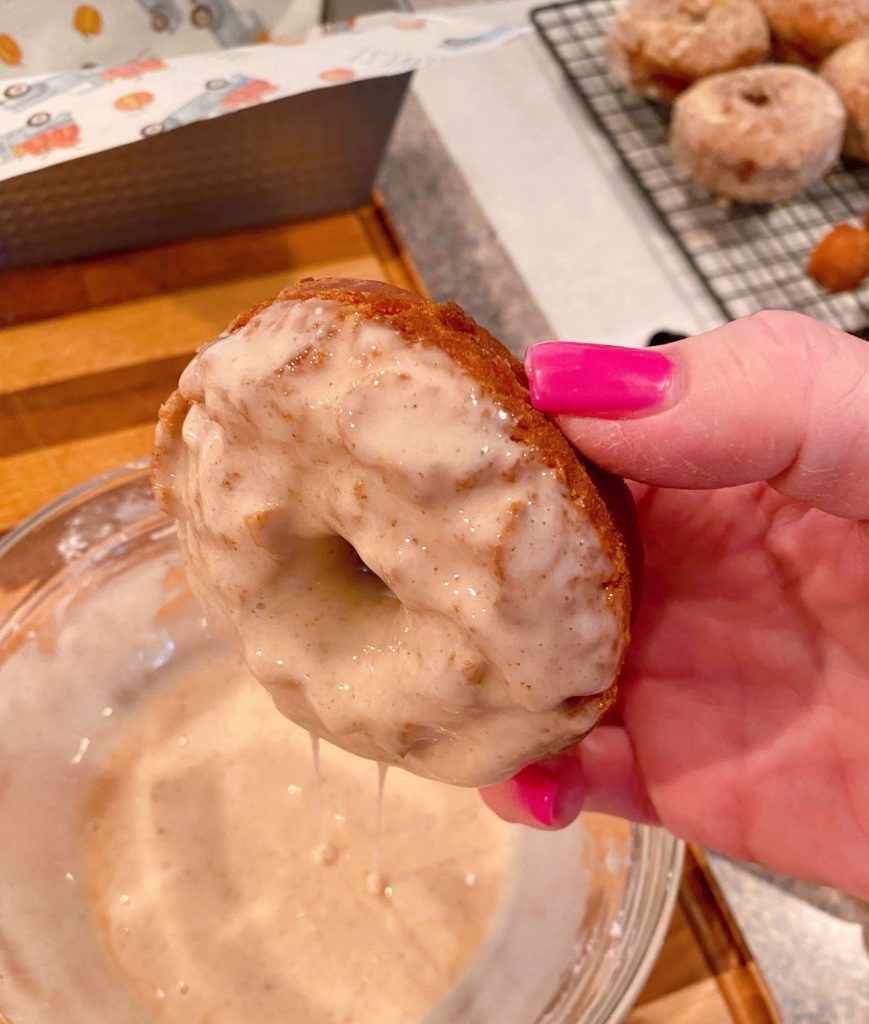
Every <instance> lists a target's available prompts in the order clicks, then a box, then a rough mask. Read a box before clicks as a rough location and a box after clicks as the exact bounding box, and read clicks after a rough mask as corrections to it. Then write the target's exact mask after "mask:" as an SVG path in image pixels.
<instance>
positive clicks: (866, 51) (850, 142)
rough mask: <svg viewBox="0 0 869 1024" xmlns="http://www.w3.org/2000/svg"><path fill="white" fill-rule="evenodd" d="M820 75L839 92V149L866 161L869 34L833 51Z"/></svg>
mask: <svg viewBox="0 0 869 1024" xmlns="http://www.w3.org/2000/svg"><path fill="white" fill-rule="evenodd" d="M821 76H822V77H823V78H824V79H826V81H828V82H829V83H830V85H832V87H833V88H834V89H835V90H836V92H837V93H838V94H839V96H840V98H841V100H842V103H844V105H845V111H846V112H847V114H848V124H847V127H846V128H845V142H844V144H843V146H842V149H843V151H844V152H845V153H847V154H848V156H853V157H856V158H857V159H858V160H866V161H869V36H865V37H864V38H863V39H855V40H854V41H853V42H851V43H846V44H845V46H842V47H840V48H839V49H838V50H836V51H835V52H834V53H833V54H832V55H831V56H829V57H828V58H827V60H826V61H824V63H823V64H822V65H821Z"/></svg>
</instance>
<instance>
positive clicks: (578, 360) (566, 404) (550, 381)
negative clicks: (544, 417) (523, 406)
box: [525, 341, 674, 419]
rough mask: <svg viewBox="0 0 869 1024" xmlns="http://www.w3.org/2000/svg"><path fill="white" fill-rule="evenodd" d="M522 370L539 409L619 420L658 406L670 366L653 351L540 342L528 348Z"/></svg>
mask: <svg viewBox="0 0 869 1024" xmlns="http://www.w3.org/2000/svg"><path fill="white" fill-rule="evenodd" d="M525 369H526V371H527V373H528V383H529V386H530V388H531V401H532V403H533V404H534V406H535V407H536V408H538V409H540V410H541V411H542V412H560V413H568V414H573V415H574V416H598V417H600V418H602V419H618V417H620V416H627V415H630V414H632V413H639V412H646V411H651V410H652V409H655V408H656V407H658V406H660V405H661V404H662V403H663V402H664V401H665V400H666V398H667V395H668V393H669V392H670V389H671V387H672V385H673V369H674V366H673V361H672V360H671V359H670V358H669V357H668V356H666V355H664V353H663V352H658V351H656V350H655V349H648V348H620V347H618V346H614V345H587V344H584V343H581V342H577V341H544V342H542V343H541V344H539V345H532V346H531V348H529V349H528V352H527V353H526V356H525Z"/></svg>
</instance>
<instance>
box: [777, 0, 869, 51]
mask: <svg viewBox="0 0 869 1024" xmlns="http://www.w3.org/2000/svg"><path fill="white" fill-rule="evenodd" d="M757 2H758V4H759V5H760V7H761V9H762V10H763V13H764V14H765V15H766V18H767V20H768V21H769V24H770V27H771V29H772V32H773V56H774V58H775V59H776V60H781V61H786V62H788V63H794V64H802V65H805V66H807V67H816V66H817V65H818V63H819V62H820V61H821V60H823V58H824V57H826V56H827V55H828V54H830V53H832V51H833V50H835V49H836V48H837V47H839V46H842V45H843V44H844V43H848V42H851V40H853V39H858V38H860V37H861V36H866V35H869V0H757Z"/></svg>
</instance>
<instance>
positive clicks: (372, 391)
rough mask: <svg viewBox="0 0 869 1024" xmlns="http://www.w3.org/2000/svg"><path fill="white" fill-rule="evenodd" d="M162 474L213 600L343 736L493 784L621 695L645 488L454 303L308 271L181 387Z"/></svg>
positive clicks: (248, 317) (185, 545) (159, 456)
mask: <svg viewBox="0 0 869 1024" xmlns="http://www.w3.org/2000/svg"><path fill="white" fill-rule="evenodd" d="M153 479H154V486H155V491H156V493H157V495H158V497H159V499H160V501H161V502H162V504H163V506H164V508H165V509H166V510H167V511H168V512H169V513H170V514H171V515H173V516H175V517H176V518H177V519H178V522H179V535H180V540H181V545H182V549H183V551H184V554H185V559H186V562H187V567H188V574H189V576H190V578H191V583H192V585H193V587H194V590H195V591H196V592H197V594H198V596H199V597H200V599H201V600H202V601H203V603H204V605H205V608H206V609H207V611H208V613H209V615H210V616H211V617H212V618H214V619H216V620H220V621H222V622H224V623H226V624H228V625H229V627H230V631H231V632H234V634H235V635H236V636H237V638H238V640H239V641H240V644H241V647H242V648H243V652H244V656H245V659H246V661H247V663H248V665H249V667H250V669H251V671H252V672H253V674H254V675H255V676H256V677H257V678H259V679H260V680H261V681H262V682H263V683H264V684H265V685H266V686H267V687H268V688H269V690H270V692H271V693H272V695H273V697H274V700H275V703H276V704H277V706H278V708H279V709H280V710H281V711H282V712H284V713H285V714H286V715H287V716H288V717H290V718H292V719H293V720H294V721H296V722H298V723H299V724H301V725H303V726H305V727H306V728H308V729H310V730H311V731H312V732H313V733H314V734H316V735H319V736H321V737H324V738H326V739H329V740H331V741H332V742H334V743H336V744H338V745H339V746H342V747H344V748H346V749H347V750H350V751H353V752H355V753H357V754H361V755H363V756H365V757H369V758H374V759H377V760H379V761H381V762H384V763H387V764H399V765H402V766H404V767H406V768H408V769H410V770H411V771H413V772H416V773H418V774H421V775H426V776H429V777H432V778H437V779H443V780H445V781H449V782H453V783H456V784H459V785H468V786H472V785H481V784H488V783H492V782H495V781H499V780H502V779H504V778H507V777H509V776H510V775H511V774H512V773H513V772H515V771H516V770H517V769H518V768H519V767H521V766H522V765H523V764H525V763H527V762H530V761H532V760H536V759H538V758H540V757H542V756H544V755H547V754H551V753H553V752H555V751H558V750H560V749H562V748H563V747H565V746H566V745H568V744H569V743H571V742H572V741H574V740H576V739H577V738H579V737H580V736H582V735H583V734H584V733H585V732H587V731H588V730H589V729H590V728H591V727H592V726H593V724H594V723H595V721H596V720H597V718H598V717H599V716H600V715H601V714H602V712H603V711H604V710H605V709H606V708H607V707H608V706H609V704H610V703H611V702H612V700H613V698H614V692H615V688H614V681H615V678H616V676H617V674H618V671H619V667H620V665H621V662H622V658H623V656H624V652H625V647H626V644H627V639H628V630H629V618H630V611H631V581H632V575H631V564H630V563H631V551H633V550H634V549H633V547H632V545H631V544H630V543H629V541H628V540H626V537H627V536H629V524H630V522H632V519H631V506H630V499H629V496H628V494H627V490H626V488H625V487H624V485H623V484H622V483H621V482H620V481H616V480H613V479H612V478H609V477H605V476H603V475H602V474H600V472H599V471H597V470H595V469H593V468H592V467H589V466H587V465H586V464H585V463H584V462H583V460H582V459H581V458H580V457H579V456H578V455H577V453H576V452H575V451H574V450H573V449H572V448H571V447H570V445H569V444H568V442H567V441H566V439H565V438H564V436H563V434H562V433H561V432H560V431H559V430H558V429H557V428H556V427H555V425H554V424H552V423H551V422H550V421H549V420H548V419H547V418H546V417H545V416H544V415H543V414H542V413H540V412H538V411H537V410H535V409H534V408H533V407H532V405H531V404H530V401H529V394H528V388H527V381H526V378H525V374H524V371H523V369H522V367H521V365H520V364H519V363H518V362H517V360H516V359H515V358H514V357H513V356H512V355H510V353H509V352H508V351H507V350H506V349H505V348H504V347H503V346H502V345H501V344H500V343H499V342H498V341H496V340H495V339H494V338H493V337H492V336H491V335H490V334H488V333H487V332H486V331H484V330H483V329H482V328H481V327H479V326H478V325H477V324H476V323H474V321H473V320H471V319H470V318H469V317H467V316H466V315H465V314H464V313H463V312H462V310H461V309H459V307H458V306H456V305H455V304H454V303H447V304H446V305H437V304H435V303H434V302H430V301H428V300H425V299H422V298H420V297H419V296H416V295H414V294H412V293H410V292H407V291H404V290H403V289H399V288H396V287H393V286H391V285H386V284H381V283H377V282H364V281H354V280H320V281H313V280H309V281H305V282H302V284H300V285H299V286H298V287H295V288H289V289H287V290H285V291H283V292H281V293H280V295H278V296H277V298H276V299H274V300H273V301H272V302H268V303H264V304H263V305H261V306H258V307H256V308H255V309H252V310H249V311H248V312H247V313H244V314H242V315H241V316H240V317H238V318H237V319H236V320H235V321H234V322H233V323H232V324H231V325H230V327H229V328H228V329H227V331H226V332H225V333H224V334H222V335H221V336H220V337H219V338H218V339H217V340H216V341H214V342H213V343H211V344H210V345H208V346H206V347H205V348H203V349H202V350H201V351H200V352H199V353H198V354H197V356H196V357H195V358H194V359H193V361H192V362H191V364H190V365H189V366H188V367H187V369H186V370H185V371H184V373H183V375H182V377H181V380H180V383H179V388H178V390H177V391H176V392H175V394H174V395H173V396H172V397H171V398H170V399H169V401H168V402H167V403H166V405H165V406H164V408H163V410H162V412H161V422H160V424H159V426H158V431H157V438H156V444H155V455H154V472H153ZM634 578H636V574H634Z"/></svg>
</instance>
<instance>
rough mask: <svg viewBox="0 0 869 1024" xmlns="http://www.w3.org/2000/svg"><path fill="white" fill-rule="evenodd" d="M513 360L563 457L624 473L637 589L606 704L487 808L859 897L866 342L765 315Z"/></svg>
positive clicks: (867, 892) (867, 784)
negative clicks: (612, 820)
mask: <svg viewBox="0 0 869 1024" xmlns="http://www.w3.org/2000/svg"><path fill="white" fill-rule="evenodd" d="M528 366H529V377H530V379H531V384H532V397H533V399H534V402H535V404H536V405H537V406H538V407H539V408H543V409H545V410H546V411H550V412H558V413H562V414H569V415H560V416H559V417H558V422H559V425H560V426H561V427H562V429H563V430H564V432H565V433H566V434H567V436H568V437H569V438H570V440H571V441H572V442H573V443H574V444H575V445H576V447H577V448H578V449H579V450H581V451H582V452H583V453H584V454H585V455H587V456H588V457H589V458H590V459H591V460H592V461H593V462H595V463H597V464H598V465H600V466H601V467H602V468H604V469H606V470H608V471H610V472H612V473H615V474H617V475H619V476H624V477H627V478H628V479H629V480H632V481H639V483H637V484H636V485H632V490H633V493H634V497H635V499H636V504H637V513H638V518H639V523H640V528H641V532H642V534H643V537H644V540H645V544H646V565H645V571H644V580H643V597H642V601H641V603H640V608H639V614H638V617H637V619H636V622H635V624H634V628H633V640H632V644H631V647H630V650H629V653H628V659H627V662H626V664H625V666H624V669H623V672H622V675H621V677H620V685H619V698H618V701H617V704H616V707H615V708H614V713H613V714H612V715H611V716H608V717H607V718H606V719H605V720H604V722H603V723H602V724H601V725H599V726H598V727H597V728H596V729H594V730H593V731H592V732H591V733H590V734H589V736H588V737H586V739H584V740H583V741H582V743H581V744H578V745H577V746H575V747H574V748H572V749H571V750H570V751H568V752H567V753H565V754H563V755H561V756H559V757H557V758H554V759H552V760H550V761H548V762H545V763H544V764H542V765H533V766H530V767H529V768H526V769H523V770H522V771H521V772H520V773H519V774H518V775H517V776H516V778H515V779H513V780H512V781H511V782H507V783H502V784H500V785H498V786H491V787H488V788H487V789H485V790H484V791H483V797H484V799H485V800H486V801H487V803H488V804H489V805H490V806H491V807H492V808H493V809H494V810H496V811H497V812H498V813H499V814H501V815H502V816H503V817H505V818H507V819H508V820H512V821H522V822H524V823H526V824H534V825H538V826H544V827H560V826H563V825H565V824H567V823H568V822H569V821H570V820H571V819H572V818H573V817H575V815H576V814H577V813H578V811H579V809H580V807H585V808H587V809H589V810H597V811H604V812H607V813H611V814H617V815H621V816H623V817H626V818H631V819H633V820H635V821H646V822H655V823H660V824H662V825H664V826H666V827H667V828H669V829H670V830H671V831H673V832H674V833H676V834H677V835H679V836H682V837H684V838H686V839H689V840H691V841H693V842H696V843H700V844H702V845H704V846H709V847H712V848H714V849H716V850H719V851H721V852H723V853H726V854H729V855H731V856H734V857H738V858H741V859H746V860H752V861H756V862H758V863H761V864H764V865H766V866H767V867H770V868H773V869H775V870H778V871H782V872H785V873H787V874H790V875H793V876H797V877H800V878H805V879H809V880H811V881H816V882H823V883H827V884H831V885H835V886H838V887H840V888H843V889H846V890H850V891H851V892H854V893H857V894H860V895H862V896H864V897H866V896H869V346H867V344H866V343H865V342H861V341H859V340H857V339H856V338H853V337H851V336H850V335H846V334H842V333H840V332H838V331H834V330H832V329H829V328H826V327H823V326H821V325H820V324H817V323H815V322H814V321H812V320H810V319H808V318H806V317H802V316H799V315H796V314H790V313H764V314H760V315H758V316H755V317H752V318H750V319H747V320H741V321H737V322H736V323H733V324H730V325H728V326H726V327H723V328H721V329H720V330H717V331H713V332H712V333H710V334H706V335H702V336H700V337H698V338H694V339H689V340H687V341H684V342H676V343H674V344H672V345H667V346H664V347H662V348H658V349H653V350H629V349H612V348H609V349H607V348H602V347H600V346H584V345H570V346H569V347H567V346H563V345H557V344H556V345H555V346H549V345H543V346H536V347H534V348H533V349H531V350H530V353H529V360H528Z"/></svg>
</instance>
